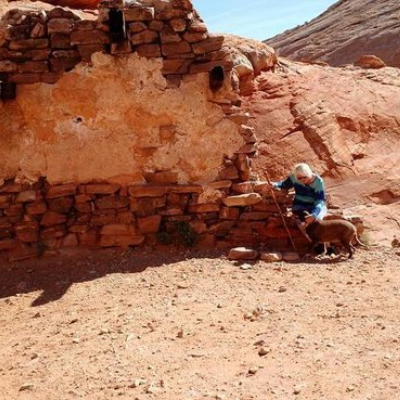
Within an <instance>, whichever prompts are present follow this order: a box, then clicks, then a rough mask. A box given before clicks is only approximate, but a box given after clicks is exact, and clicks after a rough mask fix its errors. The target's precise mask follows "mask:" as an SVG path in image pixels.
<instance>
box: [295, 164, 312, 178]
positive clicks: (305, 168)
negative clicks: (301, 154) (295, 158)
mask: <svg viewBox="0 0 400 400" xmlns="http://www.w3.org/2000/svg"><path fill="white" fill-rule="evenodd" d="M293 174H294V176H295V177H296V178H297V177H298V176H299V175H301V176H306V177H307V178H311V177H312V176H313V172H312V170H311V168H310V166H309V165H308V164H305V163H301V164H297V165H295V167H294V170H293Z"/></svg>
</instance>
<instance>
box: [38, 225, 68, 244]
mask: <svg viewBox="0 0 400 400" xmlns="http://www.w3.org/2000/svg"><path fill="white" fill-rule="evenodd" d="M66 231H67V229H66V226H65V225H55V226H50V227H48V228H44V229H42V230H41V231H40V238H41V239H42V240H52V239H57V238H62V237H64V235H65V233H66ZM60 244H61V243H58V242H55V247H58V246H59V245H60Z"/></svg>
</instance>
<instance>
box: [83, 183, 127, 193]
mask: <svg viewBox="0 0 400 400" xmlns="http://www.w3.org/2000/svg"><path fill="white" fill-rule="evenodd" d="M83 186H84V187H83V188H82V190H83V192H82V193H86V194H114V193H116V192H118V190H120V189H121V185H118V184H116V183H114V184H111V183H92V184H88V185H83ZM79 189H80V190H81V187H80V188H79Z"/></svg>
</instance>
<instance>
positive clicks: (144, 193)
mask: <svg viewBox="0 0 400 400" xmlns="http://www.w3.org/2000/svg"><path fill="white" fill-rule="evenodd" d="M166 192H167V188H166V187H165V186H158V185H133V186H129V194H130V195H131V196H132V197H160V196H163V195H164V194H165V193H166Z"/></svg>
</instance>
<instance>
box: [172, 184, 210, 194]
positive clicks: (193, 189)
mask: <svg viewBox="0 0 400 400" xmlns="http://www.w3.org/2000/svg"><path fill="white" fill-rule="evenodd" d="M167 191H168V193H183V194H184V193H199V194H201V193H203V192H204V189H203V187H202V186H201V185H171V186H168V187H167Z"/></svg>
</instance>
